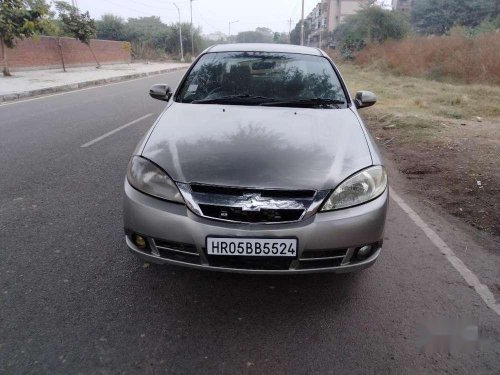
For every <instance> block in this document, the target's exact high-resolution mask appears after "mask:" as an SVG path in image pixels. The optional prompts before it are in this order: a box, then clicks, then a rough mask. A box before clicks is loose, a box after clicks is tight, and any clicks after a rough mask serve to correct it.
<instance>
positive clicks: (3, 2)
mask: <svg viewBox="0 0 500 375" xmlns="http://www.w3.org/2000/svg"><path fill="white" fill-rule="evenodd" d="M48 15H49V6H48V5H47V4H46V3H45V1H44V0H0V42H1V47H2V57H3V75H4V76H10V75H11V74H10V70H9V62H8V57H7V48H14V47H15V45H16V38H17V39H23V38H29V37H30V36H33V35H34V34H35V33H36V32H38V31H41V30H43V28H44V25H45V22H46V19H47V17H48Z"/></svg>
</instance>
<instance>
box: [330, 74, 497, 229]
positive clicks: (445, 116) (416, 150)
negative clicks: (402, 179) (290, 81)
mask: <svg viewBox="0 0 500 375" xmlns="http://www.w3.org/2000/svg"><path fill="white" fill-rule="evenodd" d="M339 68H340V71H341V72H342V74H343V76H344V79H345V80H346V82H347V86H348V88H349V90H350V91H351V93H352V94H353V93H355V92H356V91H359V90H370V91H373V92H374V93H375V94H377V97H378V102H377V104H376V105H375V106H373V107H370V108H366V109H362V110H360V114H361V116H362V117H363V118H364V120H365V123H366V124H367V126H368V127H369V129H370V131H371V133H372V135H373V136H374V137H375V139H376V141H377V143H378V144H379V145H380V146H381V148H382V149H383V150H386V156H388V157H390V158H391V159H394V161H395V162H396V165H397V166H398V168H399V170H400V171H401V172H402V173H404V174H405V175H406V176H407V177H408V178H409V179H410V180H411V181H412V186H413V187H414V192H415V194H417V195H420V196H422V197H423V198H424V199H427V200H431V201H434V202H436V203H437V204H439V205H441V206H442V207H443V208H444V209H446V210H447V211H448V212H450V213H451V214H453V215H455V216H458V217H460V218H462V219H463V220H464V221H466V222H468V223H469V224H471V225H473V226H475V227H476V228H478V229H481V230H484V231H485V232H488V233H491V234H493V235H496V236H500V201H499V200H498V196H499V194H500V190H499V188H498V187H499V186H500V169H499V168H498V163H500V130H499V128H500V108H499V105H498V103H500V86H488V85H463V84H462V85H452V84H448V83H443V82H436V81H430V80H427V79H423V78H414V77H404V76H400V75H393V74H390V73H387V71H385V72H384V71H380V70H376V69H374V68H373V67H371V68H363V67H359V66H354V65H347V64H341V65H340V66H339ZM478 117H480V118H479V119H478Z"/></svg>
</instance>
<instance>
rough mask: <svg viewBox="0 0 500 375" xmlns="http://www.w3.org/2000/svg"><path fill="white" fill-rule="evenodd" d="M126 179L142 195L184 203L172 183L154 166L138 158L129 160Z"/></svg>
mask: <svg viewBox="0 0 500 375" xmlns="http://www.w3.org/2000/svg"><path fill="white" fill-rule="evenodd" d="M127 179H128V182H129V184H130V185H132V186H133V187H134V188H136V189H137V190H139V191H142V192H143V193H146V194H149V195H152V196H155V197H158V198H161V199H166V200H168V201H172V202H179V203H184V200H183V199H182V196H181V193H180V192H179V189H177V186H176V185H175V183H174V181H172V179H171V178H170V177H168V176H167V174H166V173H165V172H163V171H162V170H161V169H160V168H159V167H157V166H156V165H155V164H153V163H152V162H150V161H149V160H147V159H144V158H142V157H140V156H134V157H132V159H130V163H129V164H128V170H127Z"/></svg>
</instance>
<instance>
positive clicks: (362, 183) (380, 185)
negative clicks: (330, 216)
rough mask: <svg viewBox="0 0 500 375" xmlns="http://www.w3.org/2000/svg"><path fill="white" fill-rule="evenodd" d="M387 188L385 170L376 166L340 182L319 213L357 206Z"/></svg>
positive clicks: (375, 196)
mask: <svg viewBox="0 0 500 375" xmlns="http://www.w3.org/2000/svg"><path fill="white" fill-rule="evenodd" d="M386 187H387V174H386V172H385V168H384V167H382V166H381V165H376V166H374V167H370V168H367V169H364V170H362V171H361V172H358V173H356V174H355V175H354V176H351V177H349V178H348V179H347V180H345V181H344V182H342V183H341V184H340V185H339V186H337V188H336V189H335V190H334V191H333V192H332V193H331V194H330V196H329V197H328V198H327V199H326V201H325V203H324V204H323V207H322V208H321V211H332V210H338V209H340V208H346V207H351V206H357V205H358V204H362V203H365V202H368V201H371V200H372V199H375V198H377V197H378V196H380V195H381V194H382V193H383V192H384V191H385V188H386Z"/></svg>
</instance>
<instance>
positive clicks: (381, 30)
mask: <svg viewBox="0 0 500 375" xmlns="http://www.w3.org/2000/svg"><path fill="white" fill-rule="evenodd" d="M409 30H410V26H409V23H408V20H407V17H406V15H404V14H402V13H400V12H391V11H389V10H385V9H382V8H380V7H369V8H365V9H363V10H361V11H359V12H357V13H356V14H355V15H352V16H350V17H348V18H347V19H346V20H345V22H343V23H342V24H340V26H338V27H337V28H336V29H335V30H334V32H333V39H334V41H335V43H336V44H337V45H338V46H339V47H340V51H341V53H342V56H343V57H344V58H347V59H350V58H353V54H354V53H355V52H356V51H359V50H361V49H363V48H364V47H365V46H366V45H367V44H370V43H382V42H384V41H386V40H388V39H402V38H404V37H405V36H406V35H407V34H408V32H409Z"/></svg>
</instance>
